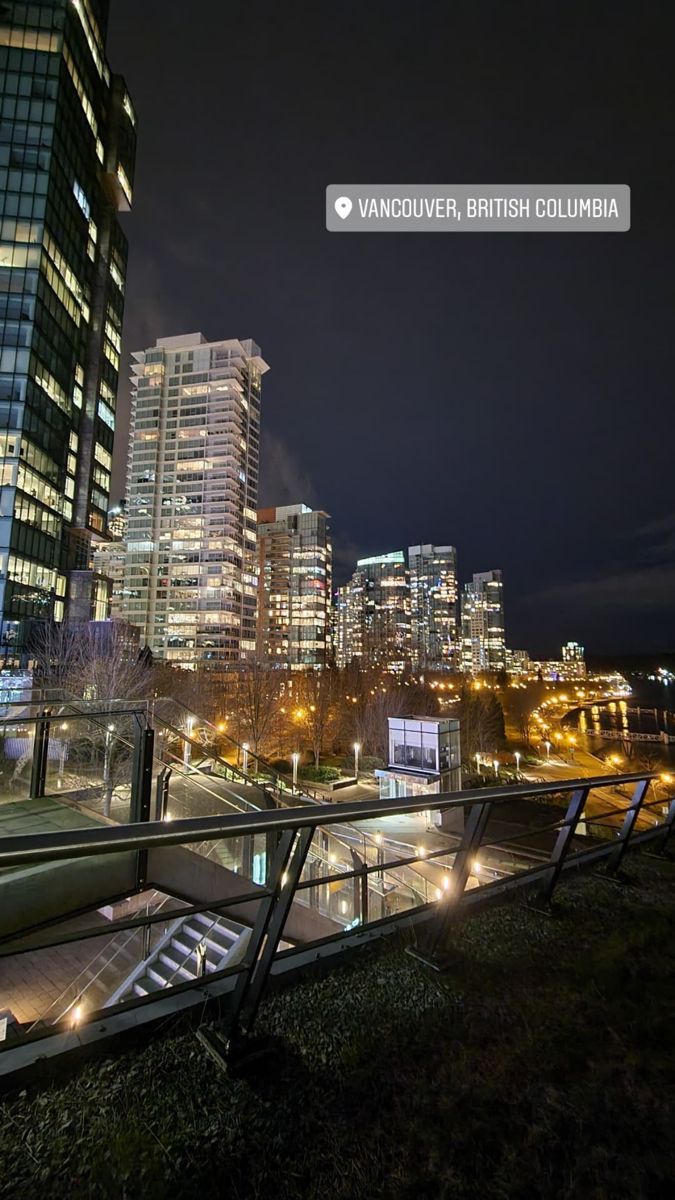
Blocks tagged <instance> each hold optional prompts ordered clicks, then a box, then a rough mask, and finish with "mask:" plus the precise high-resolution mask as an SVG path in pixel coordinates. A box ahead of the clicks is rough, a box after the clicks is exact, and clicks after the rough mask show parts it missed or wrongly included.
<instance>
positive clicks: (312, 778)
mask: <svg viewBox="0 0 675 1200" xmlns="http://www.w3.org/2000/svg"><path fill="white" fill-rule="evenodd" d="M298 776H299V778H300V779H306V780H307V781H308V782H309V783H332V782H333V780H334V779H339V778H340V772H339V771H338V769H337V767H300V770H299V771H298Z"/></svg>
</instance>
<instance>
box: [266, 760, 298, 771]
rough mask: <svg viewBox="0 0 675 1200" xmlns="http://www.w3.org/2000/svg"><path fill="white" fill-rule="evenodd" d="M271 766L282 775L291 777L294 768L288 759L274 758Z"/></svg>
mask: <svg viewBox="0 0 675 1200" xmlns="http://www.w3.org/2000/svg"><path fill="white" fill-rule="evenodd" d="M270 766H271V767H273V768H274V770H275V771H278V772H279V774H280V775H290V774H291V772H292V770H293V767H292V766H291V764H290V763H289V761H288V759H287V758H273V759H271V761H270Z"/></svg>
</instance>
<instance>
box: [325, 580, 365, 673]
mask: <svg viewBox="0 0 675 1200" xmlns="http://www.w3.org/2000/svg"><path fill="white" fill-rule="evenodd" d="M364 586H365V576H364V574H363V572H362V571H355V572H354V574H353V575H352V577H351V579H350V580H349V582H348V583H345V584H344V585H343V586H342V587H339V588H336V590H335V596H334V598H333V648H334V652H335V665H336V667H340V668H342V667H348V666H350V664H352V663H358V664H361V663H362V661H363V589H364Z"/></svg>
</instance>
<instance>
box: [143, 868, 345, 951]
mask: <svg viewBox="0 0 675 1200" xmlns="http://www.w3.org/2000/svg"><path fill="white" fill-rule="evenodd" d="M148 879H149V880H150V881H151V884H152V886H154V887H156V888H158V889H159V890H160V891H162V892H169V893H170V895H172V896H179V897H181V898H182V899H184V900H189V901H190V902H191V903H192V904H210V903H212V902H213V901H214V900H220V899H222V898H223V897H225V896H237V895H241V894H242V892H256V891H262V889H261V888H258V887H257V886H256V884H254V883H251V882H250V880H248V879H246V877H245V876H243V875H236V874H235V872H234V871H230V870H228V869H227V867H223V866H221V865H220V863H215V862H212V861H211V860H210V859H207V858H203V857H202V855H201V854H195V853H194V851H192V850H186V849H185V848H184V847H183V846H164V847H162V848H161V849H159V850H150V851H149V853H148ZM257 910H258V904H257V903H256V901H254V900H252V901H251V902H250V903H249V904H236V905H234V906H233V907H232V908H231V909H226V908H219V911H222V912H223V914H224V915H226V916H228V917H231V918H232V920H234V921H240V922H241V923H242V925H251V924H252V923H253V921H254V920H255V917H256V914H257ZM341 931H342V926H341V925H340V924H339V923H338V922H337V921H333V920H331V918H330V917H324V916H323V915H322V914H321V913H319V912H317V910H316V909H314V908H308V907H306V906H305V905H304V904H296V903H294V904H293V906H292V908H291V911H290V913H289V916H288V921H287V922H286V928H285V930H284V937H285V938H286V939H287V940H289V941H293V942H313V941H316V940H317V939H318V938H323V937H328V936H330V934H332V933H339V932H341Z"/></svg>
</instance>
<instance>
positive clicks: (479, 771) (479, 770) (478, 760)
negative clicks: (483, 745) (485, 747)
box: [475, 754, 483, 775]
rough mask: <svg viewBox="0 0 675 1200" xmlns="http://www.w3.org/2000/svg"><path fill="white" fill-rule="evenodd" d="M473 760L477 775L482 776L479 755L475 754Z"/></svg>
mask: <svg viewBox="0 0 675 1200" xmlns="http://www.w3.org/2000/svg"><path fill="white" fill-rule="evenodd" d="M475 759H476V767H477V769H478V774H479V775H482V774H483V772H482V771H481V769H480V766H481V758H480V754H476V755H475Z"/></svg>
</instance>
